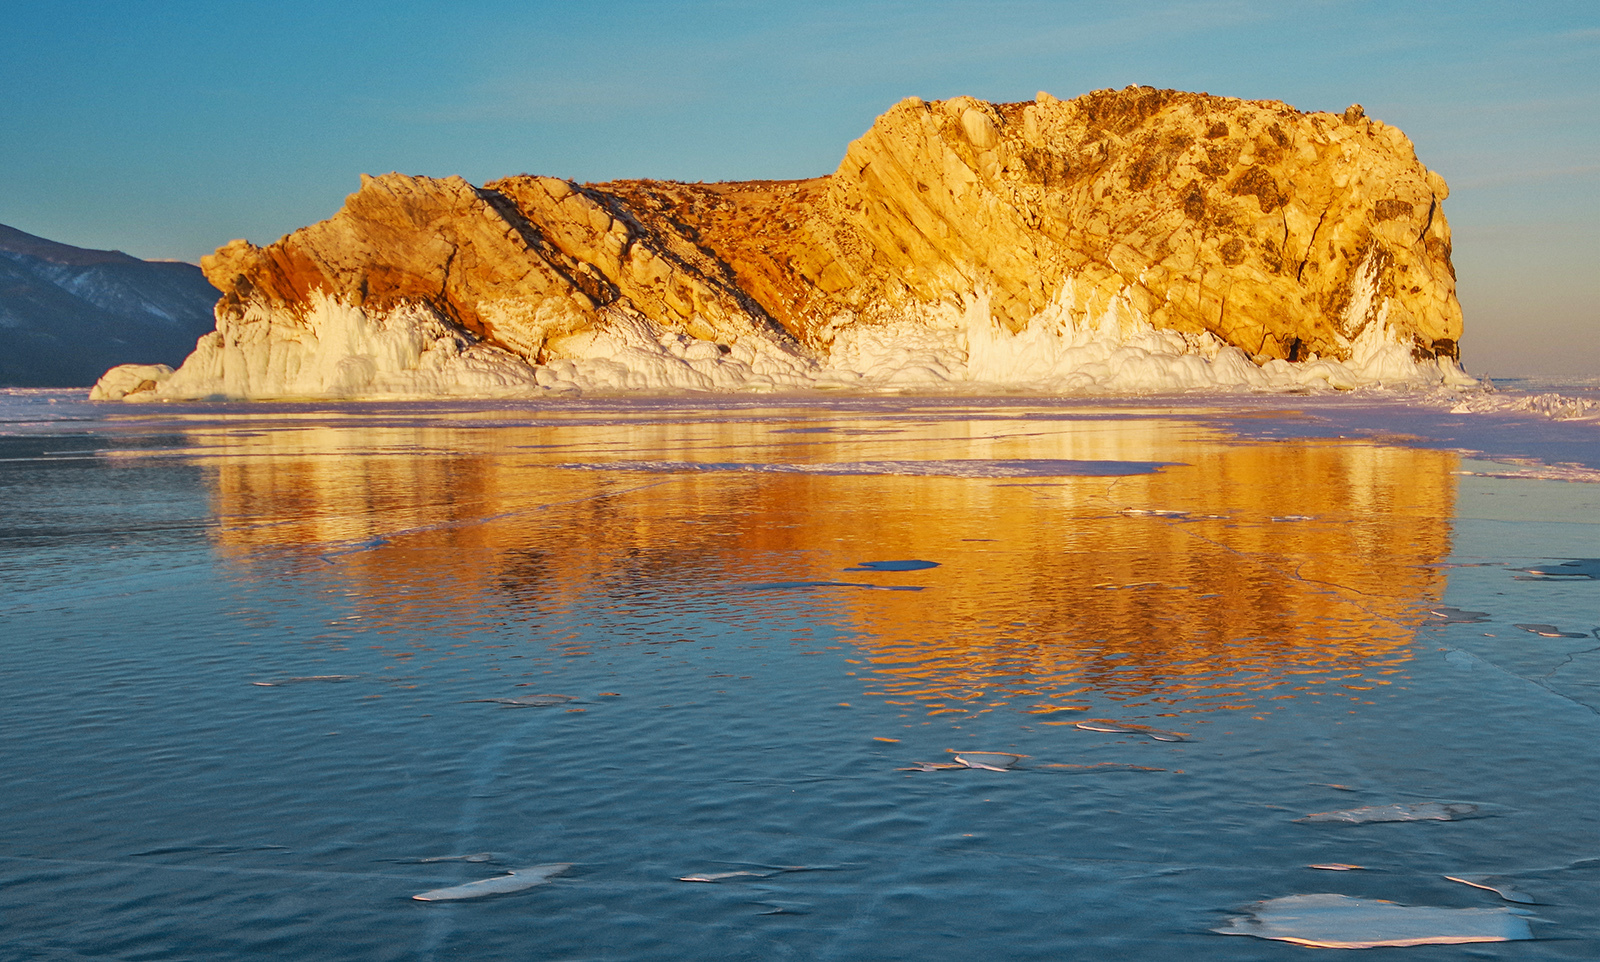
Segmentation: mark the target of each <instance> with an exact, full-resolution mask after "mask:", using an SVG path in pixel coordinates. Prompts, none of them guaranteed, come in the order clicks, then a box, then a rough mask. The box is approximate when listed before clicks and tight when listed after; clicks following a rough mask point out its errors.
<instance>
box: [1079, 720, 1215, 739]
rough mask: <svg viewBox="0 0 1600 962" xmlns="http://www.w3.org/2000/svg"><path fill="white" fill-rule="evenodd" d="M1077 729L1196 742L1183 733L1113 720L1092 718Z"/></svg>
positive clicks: (1082, 722) (1080, 723)
mask: <svg viewBox="0 0 1600 962" xmlns="http://www.w3.org/2000/svg"><path fill="white" fill-rule="evenodd" d="M1077 727H1079V728H1081V729H1083V730H1084V731H1086V732H1107V733H1109V734H1113V735H1143V736H1145V737H1146V738H1154V739H1155V740H1156V741H1158V742H1187V741H1193V740H1194V739H1192V738H1190V737H1189V736H1188V735H1185V734H1183V733H1182V732H1169V731H1167V730H1166V729H1164V728H1152V727H1150V726H1149V725H1135V724H1132V723H1131V722H1119V721H1117V720H1115V719H1112V718H1091V719H1089V720H1088V721H1081V722H1078V725H1077Z"/></svg>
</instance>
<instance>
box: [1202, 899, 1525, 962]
mask: <svg viewBox="0 0 1600 962" xmlns="http://www.w3.org/2000/svg"><path fill="white" fill-rule="evenodd" d="M1247 911H1248V914H1247V915H1241V916H1236V917H1234V918H1232V919H1229V920H1228V924H1227V925H1224V926H1220V927H1218V928H1214V929H1212V930H1211V931H1213V932H1217V933H1219V934H1222V935H1250V936H1254V937H1256V938H1258V939H1273V940H1276V941H1279V942H1293V943H1295V944H1297V945H1309V946H1314V947H1318V948H1327V949H1371V948H1378V947H1380V946H1408V945H1460V944H1464V943H1468V942H1512V941H1519V940H1523V939H1531V938H1533V932H1532V930H1531V929H1530V928H1529V927H1528V920H1527V919H1526V918H1525V917H1524V916H1523V915H1522V914H1520V913H1518V911H1517V910H1515V909H1510V908H1477V909H1448V908H1436V907H1434V906H1426V905H1417V906H1413V905H1401V904H1400V903H1398V902H1389V901H1385V900H1384V899H1358V898H1351V897H1350V896H1348V895H1335V894H1331V893H1319V894H1315V895H1290V896H1286V897H1284V898H1277V899H1267V900H1266V901H1263V902H1257V903H1255V904H1254V905H1252V906H1250V907H1249V909H1248V910H1247Z"/></svg>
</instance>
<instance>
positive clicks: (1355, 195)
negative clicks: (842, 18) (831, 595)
mask: <svg viewBox="0 0 1600 962" xmlns="http://www.w3.org/2000/svg"><path fill="white" fill-rule="evenodd" d="M1447 194H1448V189H1447V188H1446V186H1445V183H1444V181H1443V179H1442V178H1440V177H1439V176H1438V175H1437V174H1435V173H1433V172H1431V171H1429V170H1428V169H1427V168H1426V167H1424V166H1423V165H1422V164H1421V163H1420V162H1419V161H1418V160H1417V158H1416V155H1415V152H1414V150H1413V148H1412V145H1411V143H1410V141H1409V140H1407V139H1406V137H1405V136H1404V135H1403V134H1402V133H1401V132H1400V131H1398V130H1396V129H1395V128H1393V127H1390V126H1387V125H1385V124H1383V123H1381V122H1379V121H1375V120H1371V119H1369V118H1367V117H1366V116H1364V114H1363V113H1362V111H1361V108H1360V107H1351V108H1350V109H1349V110H1347V111H1345V112H1344V113H1343V114H1330V113H1303V112H1300V111H1298V110H1295V109H1294V108H1292V107H1289V106H1286V105H1284V104H1281V103H1275V102H1247V101H1240V100H1234V99H1229V98H1223V97H1213V96H1209V95H1206V94H1193V93H1183V92H1179V91H1171V90H1155V89H1151V88H1144V87H1140V88H1127V89H1125V90H1118V91H1097V92H1095V93H1091V94H1087V95H1085V96H1082V97H1079V98H1076V99H1074V100H1068V101H1062V100H1057V99H1055V98H1053V97H1051V96H1049V95H1048V94H1043V93H1041V94H1039V96H1038V97H1037V99H1036V100H1034V101H1033V102H1031V103H1013V104H990V103H985V102H982V101H978V100H974V99H972V98H968V97H958V98H955V99H953V100H947V101H943V102H938V103H926V102H923V101H921V100H918V99H916V98H911V99H908V100H905V101H902V102H901V103H900V104H897V105H896V106H895V107H893V108H892V109H891V110H889V112H887V113H886V114H884V115H883V116H882V117H880V118H879V119H878V120H877V121H876V122H875V123H874V124H873V126H872V128H871V129H870V130H869V131H867V133H866V134H865V135H863V136H862V137H861V138H860V139H858V140H857V141H855V142H854V143H852V144H851V145H850V147H849V150H848V151H847V152H846V154H845V158H844V160H843V162H842V163H841V164H840V165H839V168H838V170H837V171H835V172H834V173H833V174H832V175H830V176H826V177H818V178H814V179H810V180H799V181H777V182H774V181H759V182H749V183H725V184H686V183H671V182H663V181H617V182H612V183H605V184H586V185H579V184H575V183H571V182H568V181H563V180H559V179H555V178H550V177H537V176H529V175H520V176H515V177H508V178H505V179H502V180H498V181H493V182H490V183H488V184H485V185H484V186H482V187H474V186H472V185H471V184H468V183H467V182H466V181H464V180H461V179H459V178H447V179H442V180H439V179H431V178H423V177H406V176H402V175H399V174H389V175H385V176H382V177H364V178H363V180H362V186H361V189H360V190H359V191H358V192H357V193H355V194H352V195H351V196H350V198H349V199H348V201H347V202H346V204H345V206H344V209H343V210H341V211H340V212H339V213H338V214H336V215H335V216H334V217H332V218H331V219H329V220H327V221H324V222H322V223H320V224H316V225H313V226H311V227H307V228H304V229H303V230H300V231H297V232H295V233H293V234H291V235H289V236H287V237H285V238H283V239H281V240H279V241H278V242H277V243H275V244H272V245H269V246H267V247H256V246H254V245H251V244H248V243H246V242H244V241H234V242H233V243H231V244H229V245H227V246H225V247H223V248H221V249H220V250H218V251H217V252H216V254H214V255H212V256H210V257H208V258H206V259H205V260H204V261H203V267H204V268H205V270H206V273H207V276H208V277H209V278H210V279H211V281H212V282H213V283H214V284H216V285H217V286H218V287H219V288H220V289H221V290H222V291H223V297H222V300H221V302H220V303H219V304H218V305H217V322H218V323H217V331H216V333H214V334H212V335H208V337H207V338H204V339H202V341H201V342H200V344H199V346H198V348H197V351H196V353H195V355H194V356H192V357H191V358H190V360H189V362H188V363H187V364H186V365H185V367H184V369H183V370H181V371H179V372H178V374H177V375H174V376H173V377H172V378H171V379H168V380H166V381H163V382H162V383H161V385H160V386H159V387H158V389H157V391H156V392H155V394H156V395H158V396H193V395H196V394H218V393H220V394H227V395H234V396H246V397H251V396H267V395H285V394H288V395H297V394H303V395H326V394H371V393H496V392H507V391H511V392H515V391H526V390H533V389H536V388H537V389H561V388H569V389H570V388H573V387H580V388H581V387H588V388H597V387H598V388H611V389H618V388H630V387H633V388H640V387H644V388H649V387H662V388H671V387H678V388H682V387H688V388H712V389H714V388H740V387H744V388H752V387H783V386H796V387H798V386H806V385H817V384H822V385H835V386H850V385H863V386H875V385H880V384H904V383H933V384H938V383H946V382H975V383H979V384H985V383H987V384H994V383H1007V384H1018V383H1024V384H1029V385H1032V386H1035V387H1038V388H1041V389H1046V390H1093V389H1097V388H1099V389H1111V390H1130V389H1131V390H1139V389H1144V390H1151V389H1174V388H1177V389H1181V388H1187V387H1208V386H1209V387H1218V386H1239V385H1244V386H1251V387H1258V388H1259V387H1267V388H1271V387H1292V386H1296V385H1304V384H1307V383H1310V384H1331V385H1333V386H1336V387H1350V386H1354V385H1356V384H1360V383H1370V382H1372V381H1377V380H1381V381H1386V382H1392V381H1395V380H1423V381H1430V380H1431V381H1433V382H1439V381H1447V382H1448V381H1462V380H1464V376H1463V375H1461V373H1460V371H1459V368H1457V367H1456V366H1455V364H1454V359H1455V358H1456V356H1457V347H1456V345H1457V341H1458V339H1459V338H1460V335H1461V311H1460V307H1459V305H1458V303H1457V301H1456V297H1455V278H1454V273H1453V269H1452V267H1451V264H1450V234H1449V228H1448V226H1447V225H1446V222H1445V218H1444V214H1443V212H1442V210H1441V204H1442V202H1443V201H1444V199H1445V197H1446V196H1447ZM109 393H113V394H114V393H115V392H114V391H111V392H109Z"/></svg>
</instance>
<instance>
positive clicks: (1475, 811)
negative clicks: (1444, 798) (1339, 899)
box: [1295, 802, 1499, 825]
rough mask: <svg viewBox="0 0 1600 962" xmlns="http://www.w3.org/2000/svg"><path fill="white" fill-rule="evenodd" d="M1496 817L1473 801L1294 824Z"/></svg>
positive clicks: (1397, 806) (1352, 811)
mask: <svg viewBox="0 0 1600 962" xmlns="http://www.w3.org/2000/svg"><path fill="white" fill-rule="evenodd" d="M1496 814H1499V813H1498V812H1495V811H1491V810H1490V809H1489V808H1488V807H1487V806H1485V805H1481V804H1477V803H1473V802H1394V803H1392V804H1389V805H1364V806H1362V807H1361V808H1347V809H1340V810H1338V811H1332V812H1312V813H1311V814H1310V815H1307V816H1305V817H1303V818H1297V819H1295V821H1297V822H1306V823H1310V824H1316V823H1334V824H1339V825H1365V824H1366V823H1368V822H1455V821H1460V820H1461V819H1464V818H1488V817H1490V816H1492V815H1496Z"/></svg>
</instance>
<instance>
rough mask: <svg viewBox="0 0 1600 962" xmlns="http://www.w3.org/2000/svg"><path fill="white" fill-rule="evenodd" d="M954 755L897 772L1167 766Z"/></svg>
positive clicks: (1071, 771)
mask: <svg viewBox="0 0 1600 962" xmlns="http://www.w3.org/2000/svg"><path fill="white" fill-rule="evenodd" d="M946 751H948V752H949V753H950V754H951V755H954V756H955V757H954V758H953V759H951V760H950V761H948V762H917V763H916V764H915V765H911V766H909V767H906V768H897V769H895V771H897V772H953V771H962V770H967V769H970V770H976V771H984V772H1016V771H1030V772H1044V773H1045V774H1050V775H1104V774H1106V773H1108V772H1164V771H1166V769H1165V768H1151V767H1149V766H1147V765H1128V764H1124V763H1122V762H1097V763H1094V764H1089V765H1076V764H1066V763H1062V762H1045V763H1042V764H1036V765H1028V766H1026V767H1025V766H1023V764H1022V760H1023V759H1024V758H1029V757H1031V756H1028V755H1019V754H1016V753H1014V752H968V751H960V750H958V749H955V748H950V749H946Z"/></svg>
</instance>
